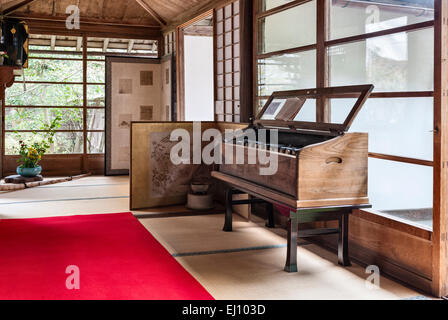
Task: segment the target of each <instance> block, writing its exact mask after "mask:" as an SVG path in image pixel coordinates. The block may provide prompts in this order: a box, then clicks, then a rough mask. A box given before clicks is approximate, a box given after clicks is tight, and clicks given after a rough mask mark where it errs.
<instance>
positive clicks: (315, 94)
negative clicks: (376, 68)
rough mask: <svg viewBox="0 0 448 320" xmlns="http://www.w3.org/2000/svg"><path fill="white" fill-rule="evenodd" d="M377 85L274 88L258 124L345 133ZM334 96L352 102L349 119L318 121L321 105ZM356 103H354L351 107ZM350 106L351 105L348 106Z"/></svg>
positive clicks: (345, 101) (258, 117)
mask: <svg viewBox="0 0 448 320" xmlns="http://www.w3.org/2000/svg"><path fill="white" fill-rule="evenodd" d="M373 89H374V86H373V85H359V86H346V87H330V88H316V89H305V90H294V91H278V92H274V93H273V94H272V96H271V97H270V98H269V100H268V101H267V102H266V104H265V106H264V107H263V109H262V110H261V111H260V113H259V114H258V116H257V118H256V120H255V122H254V124H255V125H256V126H262V127H276V128H280V129H281V128H288V129H296V130H314V131H326V132H331V133H333V134H342V133H344V132H347V131H348V130H349V129H350V126H351V125H352V123H353V121H354V120H355V118H356V116H357V115H358V113H359V111H361V108H362V107H363V105H364V103H365V102H366V101H367V99H368V98H369V97H370V94H371V93H372V91H373ZM334 99H344V100H340V101H343V102H344V103H348V104H349V105H348V106H346V107H345V108H344V110H347V117H346V118H345V121H343V122H342V121H339V123H338V122H337V121H336V120H335V121H334V122H333V121H329V122H319V121H317V120H316V119H317V113H318V112H317V110H318V108H319V107H320V108H322V109H323V108H324V107H325V105H326V104H328V103H330V101H333V100H334ZM352 103H354V105H353V107H350V106H351V104H352ZM347 107H348V109H347Z"/></svg>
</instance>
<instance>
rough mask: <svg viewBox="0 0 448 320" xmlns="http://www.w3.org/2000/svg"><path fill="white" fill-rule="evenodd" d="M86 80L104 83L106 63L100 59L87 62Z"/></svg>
mask: <svg viewBox="0 0 448 320" xmlns="http://www.w3.org/2000/svg"><path fill="white" fill-rule="evenodd" d="M87 82H89V83H105V82H106V63H105V62H101V61H88V62H87Z"/></svg>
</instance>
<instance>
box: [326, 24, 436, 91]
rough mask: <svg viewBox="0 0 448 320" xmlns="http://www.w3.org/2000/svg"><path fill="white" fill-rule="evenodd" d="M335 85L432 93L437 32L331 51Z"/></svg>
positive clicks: (401, 35) (374, 40) (398, 36)
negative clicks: (355, 85) (354, 85)
mask: <svg viewBox="0 0 448 320" xmlns="http://www.w3.org/2000/svg"><path fill="white" fill-rule="evenodd" d="M329 56H330V75H331V79H330V80H331V85H332V86H342V85H353V84H367V83H369V84H370V83H372V84H374V85H375V91H379V92H386V91H432V90H433V87H434V85H433V84H434V32H433V28H427V29H423V30H419V31H413V32H408V33H406V32H401V33H397V34H392V35H387V36H383V37H377V38H372V39H367V40H365V41H360V42H353V43H348V44H342V45H338V46H334V47H331V48H329Z"/></svg>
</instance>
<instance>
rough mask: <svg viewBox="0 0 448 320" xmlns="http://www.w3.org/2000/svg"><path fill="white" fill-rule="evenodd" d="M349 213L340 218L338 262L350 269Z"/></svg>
mask: <svg viewBox="0 0 448 320" xmlns="http://www.w3.org/2000/svg"><path fill="white" fill-rule="evenodd" d="M349 216H350V214H349V213H348V212H346V213H343V214H341V216H340V217H339V241H338V260H339V261H338V262H339V264H340V265H341V266H344V267H350V266H351V265H352V264H351V263H350V257H349V254H348V224H349Z"/></svg>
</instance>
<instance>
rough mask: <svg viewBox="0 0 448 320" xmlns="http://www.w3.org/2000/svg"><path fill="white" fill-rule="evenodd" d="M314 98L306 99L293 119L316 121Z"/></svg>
mask: <svg viewBox="0 0 448 320" xmlns="http://www.w3.org/2000/svg"><path fill="white" fill-rule="evenodd" d="M316 113H317V112H316V99H307V100H306V102H305V104H304V105H303V107H302V109H300V112H299V114H298V115H297V116H296V117H295V118H294V121H305V122H316V120H317V118H316V117H317V114H316Z"/></svg>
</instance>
